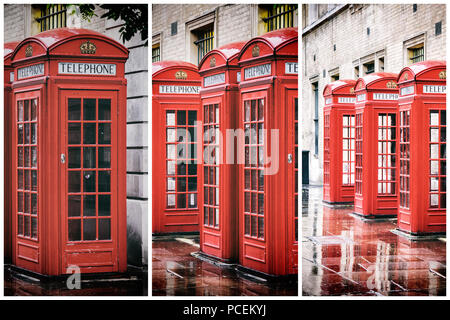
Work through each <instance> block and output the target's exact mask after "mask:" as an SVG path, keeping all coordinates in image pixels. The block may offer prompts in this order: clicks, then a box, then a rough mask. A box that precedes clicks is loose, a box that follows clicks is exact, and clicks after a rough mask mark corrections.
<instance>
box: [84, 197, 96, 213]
mask: <svg viewBox="0 0 450 320" xmlns="http://www.w3.org/2000/svg"><path fill="white" fill-rule="evenodd" d="M83 216H84V217H92V216H95V196H94V195H92V196H83Z"/></svg>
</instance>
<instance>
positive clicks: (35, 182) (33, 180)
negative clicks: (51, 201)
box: [31, 170, 37, 191]
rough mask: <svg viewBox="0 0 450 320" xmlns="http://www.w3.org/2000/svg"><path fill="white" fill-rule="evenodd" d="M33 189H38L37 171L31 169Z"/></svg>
mask: <svg viewBox="0 0 450 320" xmlns="http://www.w3.org/2000/svg"><path fill="white" fill-rule="evenodd" d="M31 190H32V191H37V171H36V170H31Z"/></svg>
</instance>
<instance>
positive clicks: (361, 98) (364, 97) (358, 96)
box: [356, 93, 366, 102]
mask: <svg viewBox="0 0 450 320" xmlns="http://www.w3.org/2000/svg"><path fill="white" fill-rule="evenodd" d="M364 100H366V94H365V93H363V94H358V95H357V96H356V101H358V102H359V101H364Z"/></svg>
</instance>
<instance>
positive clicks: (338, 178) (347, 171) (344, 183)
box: [323, 80, 356, 204]
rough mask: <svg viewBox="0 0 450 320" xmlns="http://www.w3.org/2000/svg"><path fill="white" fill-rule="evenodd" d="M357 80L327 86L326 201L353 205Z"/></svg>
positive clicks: (324, 188) (325, 131)
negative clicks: (355, 89)
mask: <svg viewBox="0 0 450 320" xmlns="http://www.w3.org/2000/svg"><path fill="white" fill-rule="evenodd" d="M355 83H356V81H355V80H339V81H335V82H332V83H330V84H328V85H326V86H325V89H324V91H323V96H324V98H325V106H324V108H323V119H324V120H323V123H324V126H323V201H324V202H326V203H329V204H347V203H353V199H354V196H355V92H354V86H355Z"/></svg>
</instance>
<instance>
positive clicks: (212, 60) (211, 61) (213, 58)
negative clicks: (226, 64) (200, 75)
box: [209, 57, 216, 68]
mask: <svg viewBox="0 0 450 320" xmlns="http://www.w3.org/2000/svg"><path fill="white" fill-rule="evenodd" d="M209 66H210V67H211V68H212V67H215V66H216V58H215V57H212V58H211V60H209Z"/></svg>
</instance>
